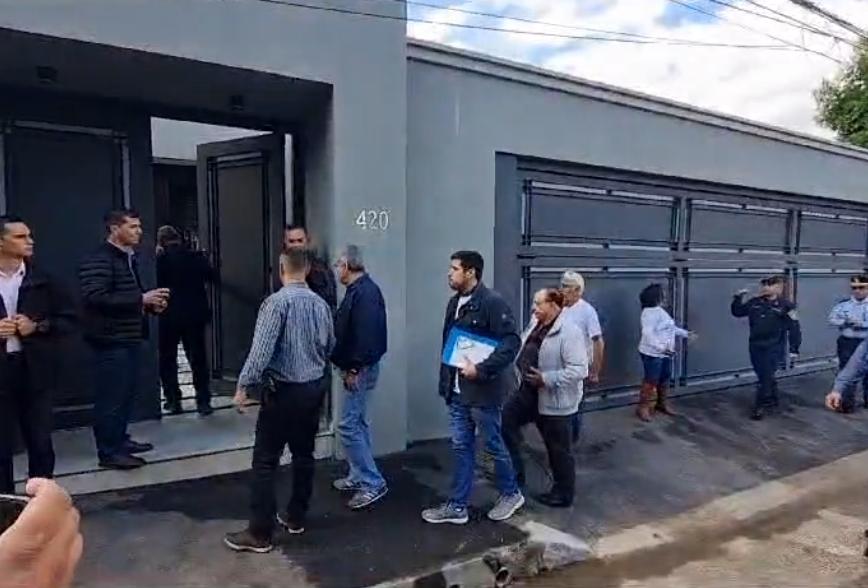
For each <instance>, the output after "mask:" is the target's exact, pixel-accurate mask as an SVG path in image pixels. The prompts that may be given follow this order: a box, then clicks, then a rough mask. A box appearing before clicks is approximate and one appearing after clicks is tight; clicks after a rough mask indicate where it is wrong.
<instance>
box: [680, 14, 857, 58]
mask: <svg viewBox="0 0 868 588" xmlns="http://www.w3.org/2000/svg"><path fill="white" fill-rule="evenodd" d="M669 1H670V2H672V3H674V4H677V5H679V6H682V7H684V8H687V9H688V10H692V11H694V12H698V13H700V14H704V15H705V16H710V17H711V18H714V19H717V20H720V21H723V22H726V23H729V24H731V25H734V26H737V27H739V28H742V29H744V30H746V31H750V32H752V33H756V34H758V35H763V36H764V37H768V38H770V39H774V40H775V41H777V42H778V43H783V44H784V45H788V46H790V47H795V48H796V49H799V50H801V51H807V52H808V53H813V54H815V55H819V56H821V57H825V58H826V59H829V60H831V61H834V62H835V63H837V64H839V65H844V62H842V61H841V60H840V59H836V58H834V57H832V56H831V55H828V54H826V53H823V52H822V51H817V50H815V49H810V48H808V47H803V46H801V45H798V44H796V43H792V42H790V41H787V40H785V39H781V38H780V37H776V36H774V35H770V34H768V33H764V32H763V31H760V30H757V29H754V28H751V27H749V26H747V25H744V24H741V23H739V22H735V21H732V20H728V19H726V18H724V17H722V16H720V15H719V14H715V13H714V12H709V11H708V10H704V9H702V8H699V7H698V6H694V5H693V4H689V3H688V2H684V1H682V0H669Z"/></svg>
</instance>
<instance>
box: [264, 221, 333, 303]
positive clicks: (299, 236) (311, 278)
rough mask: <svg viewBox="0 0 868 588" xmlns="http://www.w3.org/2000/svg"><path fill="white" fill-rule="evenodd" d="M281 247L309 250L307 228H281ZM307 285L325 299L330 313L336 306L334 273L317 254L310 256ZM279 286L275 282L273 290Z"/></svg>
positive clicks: (287, 249) (290, 226)
mask: <svg viewBox="0 0 868 588" xmlns="http://www.w3.org/2000/svg"><path fill="white" fill-rule="evenodd" d="M283 249H284V250H285V251H289V250H290V249H306V250H309V251H310V250H311V246H310V236H309V235H308V233H307V229H306V228H304V227H303V226H301V225H287V226H286V228H285V229H284V230H283ZM306 281H307V285H308V287H309V288H310V289H311V290H313V293H314V294H316V295H318V296H319V297H320V298H322V299H323V300H325V301H326V304H328V305H329V308H330V309H331V311H332V314H334V313H335V310H337V307H338V287H337V284H336V283H335V275H334V273H333V272H332V270H331V268H330V267H329V264H328V263H327V262H326V261H325V260H323V259H320V258H319V257H317V256H315V255H314V256H311V260H310V270H309V271H308V273H307V280H306ZM280 288H281V285H280V284H276V288H275V290H279V289H280Z"/></svg>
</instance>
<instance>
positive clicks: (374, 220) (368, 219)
mask: <svg viewBox="0 0 868 588" xmlns="http://www.w3.org/2000/svg"><path fill="white" fill-rule="evenodd" d="M390 216H391V212H390V211H389V210H387V209H385V208H381V209H377V210H374V209H364V210H361V211H359V214H358V216H356V226H357V227H359V228H360V229H362V230H363V231H385V230H386V229H388V228H389V221H390V220H391V219H390V218H389V217H390Z"/></svg>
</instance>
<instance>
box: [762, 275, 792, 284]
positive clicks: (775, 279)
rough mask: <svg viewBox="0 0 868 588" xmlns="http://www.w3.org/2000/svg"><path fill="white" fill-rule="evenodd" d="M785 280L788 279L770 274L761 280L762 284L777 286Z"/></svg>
mask: <svg viewBox="0 0 868 588" xmlns="http://www.w3.org/2000/svg"><path fill="white" fill-rule="evenodd" d="M785 282H786V280H785V279H784V277H783V276H769V277H767V278H763V279H762V280H760V284H762V285H763V286H777V285H778V284H783V283H785Z"/></svg>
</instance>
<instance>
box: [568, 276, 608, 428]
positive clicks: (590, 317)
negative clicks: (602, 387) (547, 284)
mask: <svg viewBox="0 0 868 588" xmlns="http://www.w3.org/2000/svg"><path fill="white" fill-rule="evenodd" d="M561 293H563V295H564V318H565V319H566V320H569V321H570V322H572V323H573V324H574V325H576V326H577V327H578V328H579V332H580V333H581V334H582V338H583V341H582V343H584V346H585V349H586V350H587V352H588V364H589V366H590V367H589V370H588V383H589V384H591V385H593V384H598V383H599V382H600V371H601V370H602V369H603V352H604V350H605V343H604V341H603V330H602V329H601V328H600V317H599V316H598V315H597V311H596V310H595V309H594V307H593V306H591V305H590V304H589V303H588V301H587V300H585V299H584V298H583V296H584V294H585V278H584V277H582V274H580V273H578V272H575V271H566V272H564V274H563V276H561ZM584 403H585V399H584V396H583V397H582V405H580V406H579V411H578V412H577V413H576V414H575V416H574V417H573V443H577V442H578V440H579V433H580V432H581V429H582V407H583V405H584Z"/></svg>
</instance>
